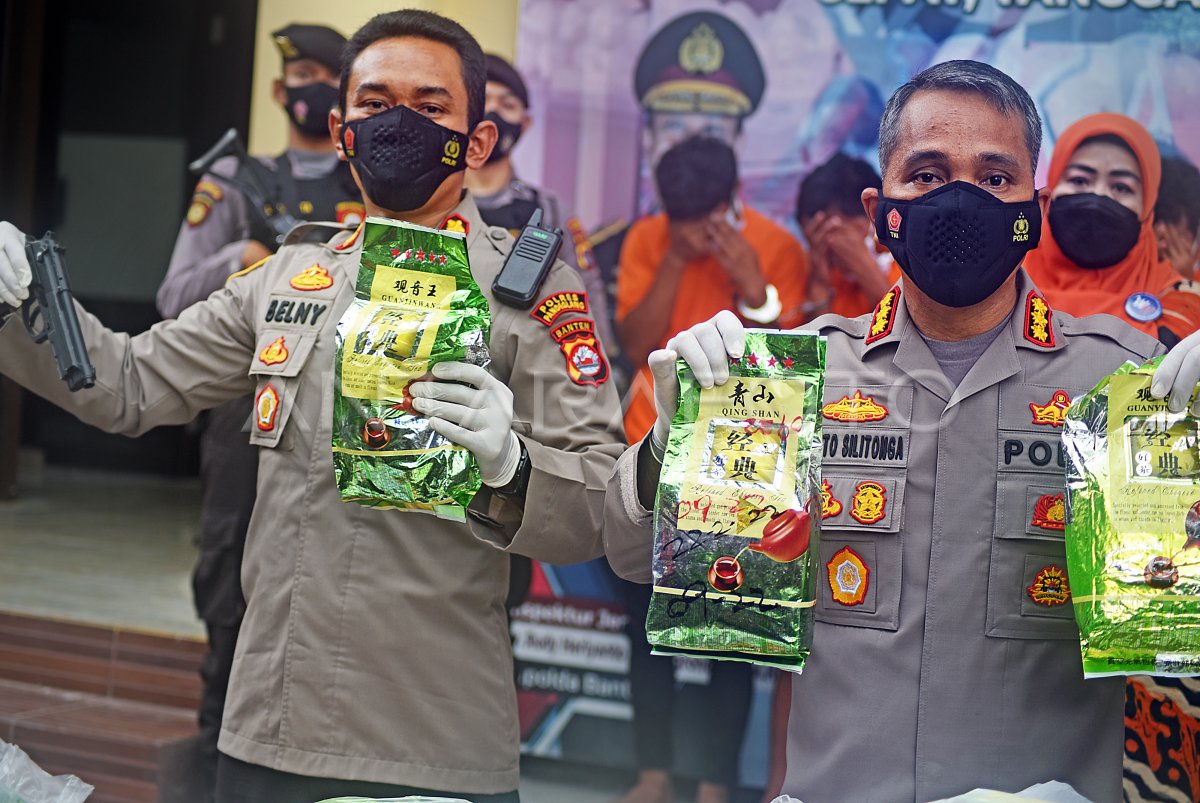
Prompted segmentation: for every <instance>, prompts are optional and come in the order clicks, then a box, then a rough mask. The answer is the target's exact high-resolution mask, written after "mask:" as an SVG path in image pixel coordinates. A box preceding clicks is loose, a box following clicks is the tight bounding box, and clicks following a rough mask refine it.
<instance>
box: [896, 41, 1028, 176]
mask: <svg viewBox="0 0 1200 803" xmlns="http://www.w3.org/2000/svg"><path fill="white" fill-rule="evenodd" d="M938 89H941V90H949V91H952V92H971V93H973V94H976V95H981V96H982V97H983V98H984V99H985V100H987V102H988V103H990V104H991V105H992V107H993V108H995V109H997V110H998V111H1000V112H1001V113H1003V114H1019V115H1020V116H1021V117H1022V118H1023V119H1024V122H1025V147H1026V148H1028V150H1029V164H1030V167H1031V168H1032V169H1033V170H1037V160H1038V154H1039V153H1041V150H1042V118H1041V117H1040V116H1039V115H1038V110H1037V106H1036V105H1034V102H1033V98H1031V97H1029V93H1028V92H1026V91H1025V88H1024V87H1022V86H1021V85H1020V84H1018V83H1017V82H1016V81H1014V80H1013V79H1012V78H1011V77H1009V76H1008V75H1005V74H1004V73H1002V72H1000V71H999V70H997V69H996V68H995V67H992V66H990V65H987V64H984V63H983V62H980V61H969V60H966V59H960V60H957V61H946V62H943V63H941V64H935V65H934V66H932V67H929V68H928V69H925V70H922V71H921V72H919V73H917V74H916V75H914V76H913V77H912V79H911V80H910V81H909V82H908V83H907V84H905V85H904V86H902V87H900V88H899V89H897V90H896V93H895V94H894V95H892V97H891V98H890V99H889V100H888V102H887V106H886V107H885V108H884V110H883V117H882V118H881V119H880V121H879V166H880V167H881V168H883V170H884V172H887V166H888V162H890V161H891V158H892V153H894V152H895V150H896V143H897V140H898V139H899V138H900V114H901V113H902V112H903V111H904V107H905V105H906V104H907V103H908V101H909V99H910V98H911V97H912V96H913V95H914V94H915V93H917V92H920V91H921V90H938Z"/></svg>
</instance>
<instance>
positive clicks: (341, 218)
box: [333, 201, 367, 226]
mask: <svg viewBox="0 0 1200 803" xmlns="http://www.w3.org/2000/svg"><path fill="white" fill-rule="evenodd" d="M366 216H367V210H366V209H365V208H363V205H362V204H360V203H359V202H358V201H338V202H337V203H336V204H334V207H333V217H334V220H336V221H337V222H338V223H341V224H343V225H347V226H357V225H359V224H360V223H362V222H363V220H364V219H365V218H366Z"/></svg>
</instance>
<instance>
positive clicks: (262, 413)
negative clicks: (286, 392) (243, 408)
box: [254, 382, 279, 432]
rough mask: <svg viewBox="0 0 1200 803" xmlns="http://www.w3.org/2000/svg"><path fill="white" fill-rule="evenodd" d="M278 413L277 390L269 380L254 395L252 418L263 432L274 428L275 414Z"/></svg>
mask: <svg viewBox="0 0 1200 803" xmlns="http://www.w3.org/2000/svg"><path fill="white" fill-rule="evenodd" d="M278 413H279V392H278V391H277V390H275V386H274V385H272V384H271V383H270V382H268V383H267V384H265V385H263V389H262V390H260V391H259V392H258V395H257V396H255V397H254V420H255V423H256V424H257V425H258V428H259V429H260V430H261V431H263V432H270V431H272V430H273V429H275V416H276V415H277V414H278Z"/></svg>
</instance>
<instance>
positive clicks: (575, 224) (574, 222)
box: [567, 217, 598, 270]
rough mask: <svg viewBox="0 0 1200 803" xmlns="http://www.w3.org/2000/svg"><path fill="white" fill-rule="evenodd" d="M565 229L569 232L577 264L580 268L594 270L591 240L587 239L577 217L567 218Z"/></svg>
mask: <svg viewBox="0 0 1200 803" xmlns="http://www.w3.org/2000/svg"><path fill="white" fill-rule="evenodd" d="M567 231H568V232H570V234H571V240H572V241H573V242H574V244H575V262H576V264H577V265H579V269H580V270H595V269H596V268H597V267H598V265H597V264H596V255H595V254H594V253H593V252H592V242H591V240H589V239H588V236H587V232H585V231H584V230H583V224H582V223H580V222H579V218H575V217H573V218H570V219H569V220H567Z"/></svg>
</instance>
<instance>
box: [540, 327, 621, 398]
mask: <svg viewBox="0 0 1200 803" xmlns="http://www.w3.org/2000/svg"><path fill="white" fill-rule="evenodd" d="M550 336H551V337H553V338H554V341H555V342H556V343H558V347H559V349H560V350H562V353H563V356H564V357H566V358H567V376H568V377H570V379H571V381H572V382H574V383H575V384H576V385H597V386H599V385H603V384H604V383H605V382H606V381H608V363H607V362H606V361H605V359H604V352H603V351H601V350H600V343H599V341H598V340H596V324H595V323H593V322H592V321H590V320H588V319H586V318H585V319H583V320H576V321H567V322H566V323H564V324H561V325H560V326H558V327H556V328H555V329H554V330H552V331H551V332H550Z"/></svg>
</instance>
